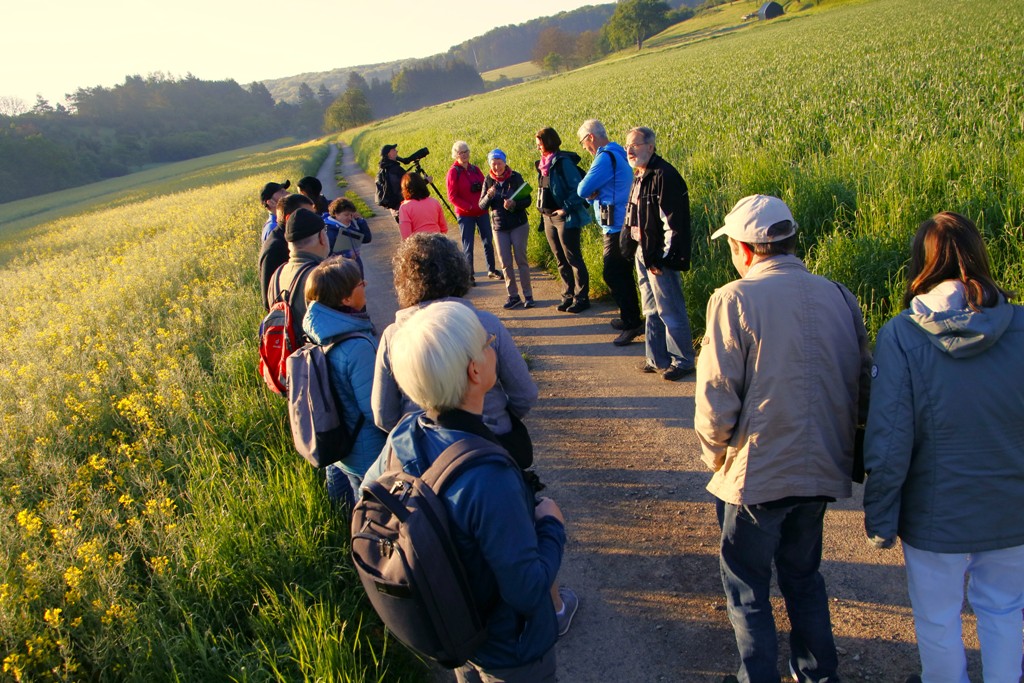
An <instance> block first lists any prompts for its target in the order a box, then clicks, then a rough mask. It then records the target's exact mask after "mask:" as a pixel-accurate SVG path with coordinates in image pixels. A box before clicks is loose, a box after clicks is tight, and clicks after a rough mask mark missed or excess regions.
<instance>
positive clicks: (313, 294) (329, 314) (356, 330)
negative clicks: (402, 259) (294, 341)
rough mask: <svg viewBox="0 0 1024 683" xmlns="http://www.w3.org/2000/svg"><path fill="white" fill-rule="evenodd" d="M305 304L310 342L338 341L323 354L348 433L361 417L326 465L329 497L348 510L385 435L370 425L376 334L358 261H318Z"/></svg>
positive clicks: (338, 258)
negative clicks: (348, 443) (340, 453)
mask: <svg viewBox="0 0 1024 683" xmlns="http://www.w3.org/2000/svg"><path fill="white" fill-rule="evenodd" d="M306 303H307V304H308V308H307V309H306V317H305V318H304V319H303V321H302V329H303V331H304V332H305V333H306V335H307V336H308V337H309V338H310V339H311V340H312V341H313V343H314V344H331V343H333V342H338V343H337V344H336V345H335V346H334V347H333V348H331V350H330V351H328V352H327V361H328V362H329V363H330V366H331V386H332V387H333V388H334V392H335V395H336V396H337V397H338V402H339V405H340V406H341V411H342V413H343V415H344V418H345V423H346V424H347V425H348V428H349V430H350V431H352V430H355V427H356V423H357V422H358V420H359V416H360V415H362V416H363V425H362V427H361V428H360V429H359V432H358V433H357V434H356V438H355V443H354V445H353V447H352V451H351V452H350V453H349V454H348V455H347V456H346V457H345V458H343V459H342V460H340V461H339V462H337V463H335V464H333V465H328V466H327V467H326V469H325V474H326V476H327V495H328V496H329V497H330V498H331V499H332V500H335V501H339V502H345V503H347V504H348V505H349V508H350V509H351V507H352V505H353V504H354V502H355V500H356V498H358V496H359V486H360V485H361V484H362V482H363V475H364V474H366V470H367V468H368V467H369V466H370V465H371V464H372V463H373V461H374V460H376V459H377V456H378V455H380V451H381V449H382V448H383V447H384V441H385V440H386V438H387V434H385V433H384V432H383V431H381V430H380V429H378V428H377V426H376V425H375V424H374V423H373V410H372V409H371V408H370V392H371V390H372V389H373V366H374V362H375V359H376V357H377V337H376V334H375V332H374V329H373V323H372V322H370V316H369V315H367V314H366V281H365V280H363V275H362V271H361V270H360V268H359V264H358V263H356V262H355V261H353V260H351V259H346V258H341V257H337V256H336V257H333V258H329V259H327V260H326V261H323V262H322V263H320V265H318V266H317V267H316V268H314V269H313V271H312V272H311V273H310V274H309V277H308V278H307V279H306ZM343 337H344V338H343Z"/></svg>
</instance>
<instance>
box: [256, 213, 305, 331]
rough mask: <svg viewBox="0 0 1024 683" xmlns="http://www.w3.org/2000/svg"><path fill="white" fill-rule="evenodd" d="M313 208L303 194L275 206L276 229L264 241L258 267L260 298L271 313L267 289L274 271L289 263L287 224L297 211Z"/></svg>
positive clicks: (264, 307)
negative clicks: (285, 231)
mask: <svg viewBox="0 0 1024 683" xmlns="http://www.w3.org/2000/svg"><path fill="white" fill-rule="evenodd" d="M300 208H308V209H312V208H313V202H312V201H311V200H310V199H309V198H308V197H306V196H305V195H301V194H286V196H285V197H284V199H282V200H280V201H278V202H276V204H275V218H276V220H275V223H274V229H273V230H271V231H270V234H269V235H268V236H267V239H265V240H264V241H263V247H262V248H261V249H260V257H259V262H258V267H259V271H260V296H262V297H263V310H265V311H269V310H270V305H271V304H272V303H273V301H274V300H273V299H271V298H268V294H267V288H268V287H269V286H270V278H271V277H272V276H273V275H274V271H276V270H277V269H278V268H280V267H281V266H283V265H284V264H285V263H286V262H287V261H288V241H287V240H285V238H284V228H285V222H286V221H287V220H288V216H290V215H292V213H294V212H295V211H296V209H300Z"/></svg>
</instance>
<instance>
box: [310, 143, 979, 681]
mask: <svg viewBox="0 0 1024 683" xmlns="http://www.w3.org/2000/svg"><path fill="white" fill-rule="evenodd" d="M346 154H347V155H348V156H347V158H346V160H345V161H346V163H345V166H344V172H345V175H346V177H347V179H348V182H349V188H351V189H354V190H355V191H356V192H358V193H359V194H360V195H361V196H362V197H363V198H364V199H365V200H366V201H367V202H368V203H370V204H371V205H372V197H373V179H372V178H370V177H368V176H367V175H365V174H364V173H363V172H362V170H361V169H359V168H358V167H357V166H356V165H355V163H354V162H353V160H352V158H351V150H346ZM438 156H440V154H439V155H438ZM440 165H441V164H440V163H434V164H432V165H431V167H432V168H436V167H439V166H440ZM333 173H334V152H333V151H332V153H331V156H330V157H329V158H328V159H327V161H326V162H325V164H324V167H323V170H322V172H321V180H322V181H323V184H324V188H325V190H324V192H325V194H326V193H330V192H331V191H332V190H334V191H335V192H336V193H338V194H340V192H337V190H336V187H335V183H334V176H333ZM435 183H436V184H438V185H439V187H443V185H444V184H443V174H441V173H437V174H436V176H435ZM330 196H331V195H330V194H328V197H330ZM371 227H372V230H373V235H374V236H373V242H372V243H371V244H370V245H368V246H367V247H365V249H364V252H363V259H364V261H365V263H366V265H367V281H368V282H369V287H368V290H367V299H368V301H369V310H370V314H371V316H372V318H373V320H374V323H375V324H376V325H377V328H378V330H382V329H383V328H384V327H385V326H386V325H388V324H390V323H391V322H392V321H393V320H394V310H395V305H396V304H395V299H394V293H393V290H392V287H391V269H390V257H391V254H392V253H393V250H394V248H395V247H396V246H397V244H398V241H399V236H398V229H397V226H396V225H395V224H394V221H393V220H392V219H391V217H390V216H389V215H383V216H378V217H377V218H375V219H371ZM453 230H454V231H456V232H457V230H458V228H457V227H456V228H453ZM453 236H454V234H453ZM475 251H476V255H477V264H476V265H477V267H476V272H477V274H478V277H477V282H478V283H479V286H478V287H476V288H475V289H474V290H473V291H472V293H471V295H470V298H471V299H472V300H473V302H474V304H475V305H477V306H478V307H480V308H481V309H484V310H488V311H491V312H493V313H495V314H497V315H498V316H499V317H500V318H501V319H502V320H503V321H504V323H505V325H506V326H507V327H508V328H509V330H510V331H511V332H512V334H513V336H514V337H515V339H516V341H517V343H518V344H519V346H520V348H521V349H522V350H523V351H525V352H526V353H527V354H528V355H529V358H530V365H531V368H532V371H533V376H534V378H535V379H536V381H537V383H538V385H539V386H540V402H539V404H538V405H537V407H536V408H535V409H534V410H533V411H532V412H531V413H530V415H529V416H528V418H527V424H528V426H529V428H530V431H531V434H532V435H533V439H534V442H535V445H536V453H537V456H536V461H537V471H538V472H539V474H540V475H541V478H542V479H543V480H544V481H545V482H546V483H547V484H548V490H547V491H545V494H547V495H550V496H551V497H553V498H554V499H555V500H557V501H558V503H559V504H560V506H561V507H562V510H563V511H564V513H565V516H566V519H567V523H568V533H569V544H568V546H567V548H566V555H565V561H564V563H563V565H562V571H561V574H560V576H559V578H560V580H561V581H562V583H564V584H565V585H568V586H571V587H573V588H574V589H576V591H577V592H578V594H579V595H580V600H581V606H580V609H579V612H578V614H577V615H576V619H575V621H574V622H573V626H572V630H571V631H570V632H569V634H568V635H567V636H565V637H564V638H563V639H562V640H561V641H560V642H559V643H558V645H557V648H558V650H557V652H558V671H559V677H558V678H559V681H561V682H562V683H589V682H591V681H595V682H596V681H609V682H613V683H633V682H641V681H643V682H646V681H705V682H710V681H715V682H716V683H717V681H720V680H721V678H722V676H723V675H724V674H726V673H732V672H734V671H735V667H736V663H737V656H736V647H735V641H734V640H733V633H732V628H731V627H730V625H729V622H728V618H727V616H726V612H725V600H724V596H723V593H722V585H721V580H720V578H719V570H718V559H717V542H718V528H717V524H716V521H715V514H714V507H713V505H712V503H711V499H710V496H709V494H708V493H707V492H706V491H705V490H704V487H705V485H706V484H707V481H708V479H709V478H710V474H709V472H708V471H707V469H706V467H705V466H704V465H703V463H702V462H701V461H700V454H699V447H698V445H697V440H696V437H695V436H694V434H693V410H694V407H693V391H694V383H693V376H692V375H691V376H690V377H688V378H686V379H685V380H683V381H681V382H677V383H673V382H667V381H664V380H663V379H661V377H660V375H647V374H642V373H640V372H639V371H638V368H639V365H640V364H641V363H642V361H643V343H642V341H640V342H637V343H634V344H633V345H631V346H629V347H625V348H618V347H615V346H613V345H612V344H611V341H612V339H613V338H614V334H615V333H614V331H613V330H612V328H611V327H609V325H608V321H609V320H610V319H611V318H612V317H613V315H614V314H613V309H612V306H611V305H609V304H608V303H603V302H597V303H595V305H594V307H593V308H592V309H591V310H590V311H587V312H586V313H584V314H582V315H579V316H573V315H571V314H565V313H559V312H558V311H556V310H555V308H554V307H555V305H557V303H558V301H559V299H558V288H557V284H556V282H555V281H554V280H553V279H552V278H551V277H550V276H548V275H547V274H546V273H541V272H538V271H536V270H535V271H534V273H533V281H534V289H535V295H536V298H537V301H538V307H537V308H535V309H531V310H522V309H519V310H513V311H505V310H503V309H502V308H501V303H503V302H504V299H505V291H504V286H503V284H502V283H501V282H500V281H493V280H487V279H486V278H482V277H479V276H480V275H481V274H482V273H483V272H484V270H485V269H484V267H483V266H482V262H483V255H482V253H481V252H482V248H481V247H480V246H479V243H478V245H477V248H476V250H475ZM696 267H698V268H699V267H700V264H696ZM855 488H857V489H858V491H857V496H856V497H855V499H854V500H852V501H840V502H839V503H838V504H835V505H833V506H831V507H830V510H829V512H828V514H827V515H826V518H825V527H826V530H825V533H826V536H825V551H824V558H825V559H824V563H823V570H822V571H823V573H824V575H825V580H826V583H827V585H828V589H829V594H830V596H831V599H832V602H831V607H832V619H833V624H834V632H835V635H836V642H837V645H838V646H839V648H840V663H841V664H840V674H841V675H842V676H843V677H844V678H846V679H848V680H857V679H864V680H873V681H902V680H903V679H904V677H905V676H907V675H908V674H910V673H913V672H915V671H917V650H916V647H915V645H914V632H913V623H912V620H911V617H910V609H909V602H908V598H907V594H906V586H905V576H904V572H903V567H902V555H901V553H900V551H899V550H891V551H886V552H882V551H875V550H872V549H870V548H868V546H867V544H866V543H865V541H864V532H863V515H862V512H861V509H860V503H859V497H860V491H859V488H860V487H855ZM773 602H774V603H775V608H776V609H775V614H776V619H777V621H778V624H779V630H780V633H781V635H780V649H781V651H782V652H783V653H785V652H786V647H787V646H786V637H787V636H788V631H787V629H788V622H787V621H786V617H785V611H784V609H783V606H782V601H781V596H780V594H779V593H778V591H777V590H773ZM965 622H969V623H970V625H969V630H970V639H971V640H969V641H968V645H969V647H971V648H973V650H972V653H971V665H970V666H971V669H972V677H973V676H974V675H975V674H977V673H980V665H979V663H978V657H977V649H976V648H977V641H976V639H975V638H974V632H973V623H972V622H973V619H965ZM784 666H785V665H784V664H782V665H781V666H780V670H781V669H782V668H783V667H784ZM439 680H445V679H444V678H443V677H441V678H439ZM977 680H980V675H979V676H978V678H977Z"/></svg>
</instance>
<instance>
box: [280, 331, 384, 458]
mask: <svg viewBox="0 0 1024 683" xmlns="http://www.w3.org/2000/svg"><path fill="white" fill-rule="evenodd" d="M353 337H362V338H364V339H367V340H368V341H369V339H368V338H367V337H366V335H364V334H360V333H358V332H356V333H352V334H346V335H342V336H340V337H338V338H337V339H335V340H334V341H333V342H332V343H331V344H327V345H326V346H320V345H318V344H306V345H305V346H303V347H302V348H301V349H298V350H297V351H295V353H293V354H292V355H290V356H288V360H287V361H286V363H287V366H288V422H289V423H290V424H291V428H292V441H294V442H295V450H297V451H298V452H299V455H301V456H302V457H303V458H305V459H306V460H308V461H309V464H310V465H312V466H313V467H326V466H327V465H330V464H332V463H336V462H338V461H339V460H341V459H342V458H344V457H345V456H347V455H348V454H349V453H351V452H352V446H353V445H354V444H355V440H356V436H357V435H358V434H359V430H360V429H362V427H363V422H365V418H364V417H363V415H362V413H360V414H359V419H358V420H357V421H356V425H355V428H353V429H352V430H349V428H348V426H347V425H346V424H345V416H344V415H343V414H342V412H341V402H340V401H339V400H338V397H337V396H336V395H335V393H334V387H332V386H331V368H330V364H329V362H328V360H327V353H328V352H329V351H330V350H331V349H333V348H334V347H335V346H337V345H338V344H340V343H342V342H344V341H345V340H346V339H351V338H353ZM371 343H372V342H371Z"/></svg>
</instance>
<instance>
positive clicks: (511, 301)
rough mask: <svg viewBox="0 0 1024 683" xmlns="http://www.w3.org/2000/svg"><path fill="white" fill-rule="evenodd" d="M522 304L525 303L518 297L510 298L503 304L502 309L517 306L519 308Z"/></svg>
mask: <svg viewBox="0 0 1024 683" xmlns="http://www.w3.org/2000/svg"><path fill="white" fill-rule="evenodd" d="M521 303H523V300H522V299H520V298H519V297H518V296H510V297H509V298H508V301H506V302H505V303H503V304H502V305H501V307H502V308H515V307H516V306H518V305H519V304H521Z"/></svg>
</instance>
